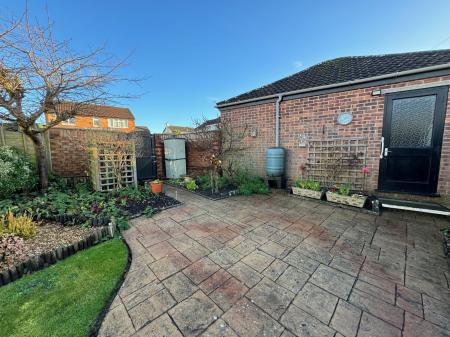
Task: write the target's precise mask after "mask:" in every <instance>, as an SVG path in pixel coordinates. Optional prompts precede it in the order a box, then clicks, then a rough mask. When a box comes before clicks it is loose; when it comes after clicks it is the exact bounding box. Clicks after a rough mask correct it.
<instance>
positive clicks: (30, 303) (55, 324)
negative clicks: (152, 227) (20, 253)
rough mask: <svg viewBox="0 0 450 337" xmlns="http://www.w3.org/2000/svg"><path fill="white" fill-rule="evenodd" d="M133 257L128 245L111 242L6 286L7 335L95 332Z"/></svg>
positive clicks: (0, 303)
mask: <svg viewBox="0 0 450 337" xmlns="http://www.w3.org/2000/svg"><path fill="white" fill-rule="evenodd" d="M127 258H128V252H127V248H126V246H125V244H124V243H123V242H122V241H121V240H117V239H115V240H110V241H107V242H105V243H102V244H99V245H97V246H95V247H92V248H89V249H87V250H84V251H81V252H78V253H77V254H75V255H73V256H71V257H69V258H67V259H65V260H64V261H61V262H58V263H57V264H55V265H53V266H50V267H48V268H46V269H44V270H40V271H37V272H35V273H33V274H31V275H28V276H26V277H23V278H21V279H20V280H17V281H16V282H14V283H11V284H8V285H6V286H3V287H1V288H0V326H1V335H2V336H9V337H19V336H21V337H22V336H36V337H37V336H65V337H85V336H90V335H92V331H91V329H92V323H93V322H94V321H95V319H96V317H97V316H98V315H99V314H100V312H101V311H102V310H103V309H104V306H105V303H107V301H108V299H109V297H110V296H111V293H112V292H113V290H114V288H115V287H116V286H117V284H118V282H119V281H120V279H121V277H122V274H123V272H124V269H125V266H126V264H127Z"/></svg>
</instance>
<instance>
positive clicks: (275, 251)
mask: <svg viewBox="0 0 450 337" xmlns="http://www.w3.org/2000/svg"><path fill="white" fill-rule="evenodd" d="M258 249H259V250H262V251H263V252H264V253H266V254H269V255H271V256H273V257H275V258H282V257H284V255H285V253H286V251H287V249H286V247H284V246H282V245H280V244H278V243H276V242H273V241H268V242H266V243H265V244H263V245H261V246H259V248H258Z"/></svg>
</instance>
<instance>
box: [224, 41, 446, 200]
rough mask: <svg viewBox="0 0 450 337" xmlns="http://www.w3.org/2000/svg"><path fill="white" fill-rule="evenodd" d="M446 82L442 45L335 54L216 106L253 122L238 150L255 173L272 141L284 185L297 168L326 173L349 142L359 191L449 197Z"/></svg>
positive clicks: (319, 174) (317, 175)
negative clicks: (281, 157) (282, 162)
mask: <svg viewBox="0 0 450 337" xmlns="http://www.w3.org/2000/svg"><path fill="white" fill-rule="evenodd" d="M449 86H450V50H434V51H421V52H410V53H401V54H389V55H376V56H356V57H341V58H337V59H333V60H329V61H325V62H322V63H319V64H317V65H314V66H312V67H309V68H307V69H305V70H303V71H300V72H298V73H296V74H293V75H291V76H289V77H286V78H283V79H281V80H278V81H276V82H273V83H271V84H268V85H265V86H262V87H260V88H258V89H255V90H251V91H249V92H246V93H244V94H241V95H239V96H236V97H233V98H230V99H228V100H225V101H222V102H219V103H217V108H218V109H219V110H220V112H221V118H222V119H224V118H225V119H227V120H229V121H230V122H231V123H233V124H234V125H236V126H239V125H243V124H247V125H248V126H249V127H250V128H251V129H252V130H254V132H252V134H251V135H249V136H248V137H246V138H245V139H244V142H245V144H246V145H247V148H246V149H245V153H244V154H242V155H241V156H240V158H241V161H242V163H243V164H245V165H246V166H247V167H248V168H249V169H251V170H253V172H254V173H256V174H259V175H264V174H265V164H266V155H265V153H266V149H267V148H270V147H274V146H275V145H278V144H279V145H280V146H281V147H284V148H285V149H286V177H287V179H288V181H289V183H292V182H293V181H294V179H295V178H296V177H299V176H300V175H302V173H305V171H306V173H305V175H306V176H308V175H312V176H313V177H314V178H316V179H321V177H325V176H327V175H328V174H329V173H330V172H329V171H330V170H329V169H328V171H327V169H326V167H325V169H324V166H322V164H323V162H325V161H326V160H327V156H331V157H334V158H335V159H336V153H337V152H342V151H343V149H347V150H348V151H350V150H351V149H354V150H352V151H354V152H353V155H354V156H355V158H356V157H359V159H361V160H360V161H359V162H358V167H357V168H355V170H356V171H355V174H357V172H361V169H362V166H367V168H368V171H369V173H368V174H367V177H365V186H364V187H365V189H366V190H368V191H371V192H380V191H381V192H396V193H398V192H399V193H406V194H408V195H412V194H419V195H428V196H436V195H438V194H441V195H449V194H450V110H449V109H450V105H449V104H448V99H449V98H448V91H449ZM277 110H278V113H277ZM277 115H278V116H279V123H277V121H276V116H277ZM278 124H279V127H278V132H277V125H278ZM277 136H278V140H277ZM277 143H278V144H277ZM330 144H332V145H330ZM349 149H350V150H349ZM347 150H345V151H347ZM350 152H351V151H350ZM336 160H338V159H336ZM320 170H322V171H320ZM365 172H367V170H365ZM347 178H348V179H352V178H351V177H347ZM366 178H367V179H366Z"/></svg>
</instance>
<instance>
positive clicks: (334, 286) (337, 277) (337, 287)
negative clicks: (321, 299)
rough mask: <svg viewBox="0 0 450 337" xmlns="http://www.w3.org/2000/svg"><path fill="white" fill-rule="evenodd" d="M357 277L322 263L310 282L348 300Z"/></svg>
mask: <svg viewBox="0 0 450 337" xmlns="http://www.w3.org/2000/svg"><path fill="white" fill-rule="evenodd" d="M354 281H355V278H354V277H352V276H350V275H347V274H345V273H343V272H341V271H339V270H337V269H334V268H330V267H328V266H325V265H323V264H322V265H320V266H319V267H318V268H317V270H316V271H315V272H314V274H313V275H312V276H311V280H310V282H312V283H314V284H315V285H317V286H319V287H320V288H322V289H325V290H326V291H328V292H330V293H332V294H334V295H336V296H339V297H340V298H343V299H344V300H346V299H347V298H348V295H349V294H350V291H351V290H352V287H353V283H354Z"/></svg>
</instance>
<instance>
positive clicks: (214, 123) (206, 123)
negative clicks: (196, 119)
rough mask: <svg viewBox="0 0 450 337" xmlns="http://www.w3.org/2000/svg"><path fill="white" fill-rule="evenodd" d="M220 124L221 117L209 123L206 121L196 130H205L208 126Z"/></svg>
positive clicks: (209, 120) (210, 120)
mask: <svg viewBox="0 0 450 337" xmlns="http://www.w3.org/2000/svg"><path fill="white" fill-rule="evenodd" d="M219 123H220V117H217V118H214V119H208V120H207V121H204V122H203V123H202V124H200V125H199V126H197V127H196V128H195V130H200V129H203V128H206V127H207V126H210V125H216V124H219Z"/></svg>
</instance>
